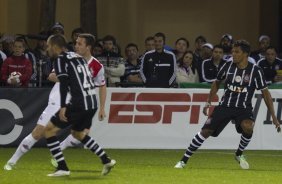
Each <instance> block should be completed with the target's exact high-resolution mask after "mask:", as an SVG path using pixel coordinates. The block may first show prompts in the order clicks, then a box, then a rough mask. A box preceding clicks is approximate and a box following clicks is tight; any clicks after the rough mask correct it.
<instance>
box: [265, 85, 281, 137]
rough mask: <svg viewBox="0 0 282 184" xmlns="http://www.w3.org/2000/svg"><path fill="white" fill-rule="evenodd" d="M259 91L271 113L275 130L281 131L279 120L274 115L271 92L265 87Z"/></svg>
mask: <svg viewBox="0 0 282 184" xmlns="http://www.w3.org/2000/svg"><path fill="white" fill-rule="evenodd" d="M261 92H262V96H263V99H264V102H265V104H266V106H267V108H268V110H269V112H270V114H271V117H272V120H273V124H274V125H275V128H276V129H277V132H281V127H280V122H279V121H278V119H277V117H276V115H275V112H274V108H273V102H272V97H271V94H270V93H269V91H268V89H267V88H265V89H263V90H261Z"/></svg>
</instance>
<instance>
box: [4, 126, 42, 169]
mask: <svg viewBox="0 0 282 184" xmlns="http://www.w3.org/2000/svg"><path fill="white" fill-rule="evenodd" d="M44 129H45V127H44V126H42V125H39V124H37V125H36V127H35V128H34V129H33V131H32V133H30V134H28V136H26V137H25V138H24V139H23V140H22V142H21V143H20V145H19V146H18V148H17V150H16V152H15V153H14V154H13V156H12V157H11V158H10V159H9V160H8V162H7V163H6V165H5V166H4V169H5V170H12V169H13V167H14V166H15V165H16V163H17V161H18V160H19V159H20V158H21V157H22V156H23V155H24V154H25V153H26V152H28V151H29V150H30V149H31V148H32V147H33V145H34V144H35V143H36V142H37V141H38V140H40V139H41V138H42V137H43V135H44Z"/></svg>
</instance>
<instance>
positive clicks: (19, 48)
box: [1, 38, 32, 87]
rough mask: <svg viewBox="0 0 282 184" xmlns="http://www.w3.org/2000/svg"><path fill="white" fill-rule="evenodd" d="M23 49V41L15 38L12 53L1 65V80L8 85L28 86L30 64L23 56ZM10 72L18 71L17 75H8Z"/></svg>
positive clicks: (30, 72)
mask: <svg viewBox="0 0 282 184" xmlns="http://www.w3.org/2000/svg"><path fill="white" fill-rule="evenodd" d="M24 50H25V44H24V41H23V40H22V39H19V38H17V39H16V40H15V42H14V45H13V55H12V56H11V57H8V58H7V59H6V60H5V61H4V63H3V65H2V67H1V80H2V81H3V82H5V84H6V85H8V86H14V87H18V86H22V87H27V86H28V83H29V81H30V78H31V74H32V65H31V62H30V61H29V60H28V59H26V58H25V56H24ZM12 72H18V77H16V78H11V77H9V76H10V74H11V73H12Z"/></svg>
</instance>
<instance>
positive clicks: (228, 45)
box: [220, 34, 233, 60]
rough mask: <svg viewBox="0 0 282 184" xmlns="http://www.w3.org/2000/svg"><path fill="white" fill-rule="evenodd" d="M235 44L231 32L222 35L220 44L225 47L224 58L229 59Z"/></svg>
mask: <svg viewBox="0 0 282 184" xmlns="http://www.w3.org/2000/svg"><path fill="white" fill-rule="evenodd" d="M232 44H233V37H232V36H231V35H230V34H224V35H222V37H221V40H220V45H221V46H222V48H223V59H224V60H228V59H229V58H230V57H232V54H231V50H232Z"/></svg>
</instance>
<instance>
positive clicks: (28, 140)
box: [8, 133, 38, 164]
mask: <svg viewBox="0 0 282 184" xmlns="http://www.w3.org/2000/svg"><path fill="white" fill-rule="evenodd" d="M37 141H38V140H36V139H34V138H33V137H32V135H31V133H30V134H29V135H28V136H26V137H25V138H24V139H23V140H22V142H21V143H20V145H19V146H18V148H17V150H16V152H15V153H14V155H13V156H12V157H11V158H10V160H9V161H8V163H13V164H16V163H17V161H18V160H19V159H20V158H21V157H22V156H23V155H24V154H25V153H26V152H28V151H29V150H30V149H31V148H32V146H33V145H34V144H35V143H36V142H37Z"/></svg>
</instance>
